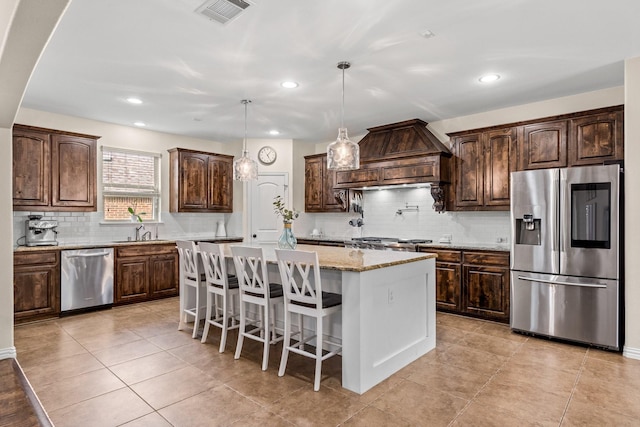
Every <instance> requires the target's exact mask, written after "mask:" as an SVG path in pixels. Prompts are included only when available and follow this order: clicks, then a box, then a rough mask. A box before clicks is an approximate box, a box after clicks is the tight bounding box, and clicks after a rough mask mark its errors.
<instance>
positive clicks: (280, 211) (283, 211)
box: [273, 196, 300, 249]
mask: <svg viewBox="0 0 640 427" xmlns="http://www.w3.org/2000/svg"><path fill="white" fill-rule="evenodd" d="M273 211H274V212H275V213H276V215H278V216H281V217H282V222H283V224H284V229H283V230H282V235H281V236H280V239H278V247H279V248H280V249H295V248H296V245H297V244H298V241H297V239H296V236H294V235H293V231H292V230H291V224H292V223H293V221H294V220H295V219H296V218H298V216H300V212H298V211H297V210H295V209H287V207H286V206H285V205H284V202H283V201H282V197H281V196H276V197H275V198H274V200H273Z"/></svg>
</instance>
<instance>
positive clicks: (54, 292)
mask: <svg viewBox="0 0 640 427" xmlns="http://www.w3.org/2000/svg"><path fill="white" fill-rule="evenodd" d="M59 276H60V273H59V270H58V268H57V267H56V266H29V267H24V266H21V267H15V268H14V272H13V305H14V318H15V320H16V321H20V320H27V319H31V318H35V317H38V316H41V315H52V314H57V313H59V312H60V286H59Z"/></svg>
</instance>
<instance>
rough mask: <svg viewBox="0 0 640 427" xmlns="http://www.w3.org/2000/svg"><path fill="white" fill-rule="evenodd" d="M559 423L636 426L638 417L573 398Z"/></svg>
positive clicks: (566, 426)
mask: <svg viewBox="0 0 640 427" xmlns="http://www.w3.org/2000/svg"><path fill="white" fill-rule="evenodd" d="M561 425H562V427H574V426H576V427H577V426H601V427H605V426H611V427H637V426H639V425H640V418H632V417H629V416H626V415H623V414H620V413H618V412H615V411H612V410H610V409H609V408H603V407H601V406H595V405H592V404H589V403H585V402H580V401H577V400H575V399H573V400H571V402H570V403H569V408H568V409H567V412H566V414H565V416H564V418H563V419H562V424H561Z"/></svg>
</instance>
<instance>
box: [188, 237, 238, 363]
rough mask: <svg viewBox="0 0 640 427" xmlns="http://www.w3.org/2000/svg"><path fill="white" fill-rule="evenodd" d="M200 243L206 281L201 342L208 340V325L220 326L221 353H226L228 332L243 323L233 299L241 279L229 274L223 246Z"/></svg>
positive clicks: (236, 295)
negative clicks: (205, 307) (240, 321)
mask: <svg viewBox="0 0 640 427" xmlns="http://www.w3.org/2000/svg"><path fill="white" fill-rule="evenodd" d="M198 246H199V248H200V256H201V257H202V264H203V265H204V275H205V280H206V283H207V314H206V315H205V319H204V331H203V332H202V341H201V342H203V343H204V342H206V341H207V335H208V334H209V326H210V325H213V326H217V327H218V328H220V329H221V330H222V334H221V336H220V353H224V348H225V345H226V343H227V332H228V331H229V330H230V329H237V328H238V327H239V326H240V325H239V324H238V323H237V318H238V315H237V314H236V312H235V308H234V298H236V297H238V296H239V293H240V292H239V287H238V278H237V277H236V276H229V275H228V274H227V262H226V259H225V257H224V253H223V252H222V246H221V245H218V244H215V243H205V242H202V243H200V244H199V245H198ZM218 300H221V301H218ZM212 315H213V317H212ZM229 323H231V325H229Z"/></svg>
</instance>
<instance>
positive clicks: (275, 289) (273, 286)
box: [231, 246, 284, 371]
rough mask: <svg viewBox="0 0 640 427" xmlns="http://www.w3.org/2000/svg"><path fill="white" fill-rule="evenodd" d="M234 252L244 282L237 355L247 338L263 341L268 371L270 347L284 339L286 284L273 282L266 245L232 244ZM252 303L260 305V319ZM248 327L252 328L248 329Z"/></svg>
mask: <svg viewBox="0 0 640 427" xmlns="http://www.w3.org/2000/svg"><path fill="white" fill-rule="evenodd" d="M231 253H232V254H233V262H234V264H235V267H236V275H237V276H238V284H239V285H240V331H239V333H238V343H237V345H236V354H235V358H236V359H239V358H240V354H241V353H242V345H243V343H244V338H245V337H246V338H249V339H252V340H255V341H258V342H261V343H263V345H264V349H263V351H262V370H263V371H266V370H267V366H268V365H269V346H270V345H271V344H275V343H277V342H279V341H282V340H283V338H284V336H283V335H282V334H280V335H278V334H277V332H276V314H277V307H278V306H280V307H282V306H283V304H284V296H283V294H282V285H280V284H279V283H269V274H268V272H267V265H266V263H265V262H264V254H263V251H262V248H254V247H245V246H231ZM249 305H253V307H255V308H257V313H256V314H257V316H256V317H257V318H256V319H250V318H249V316H248V313H247V312H248V311H249V308H250V306H249ZM247 327H252V329H250V330H247ZM281 331H282V330H281Z"/></svg>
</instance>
